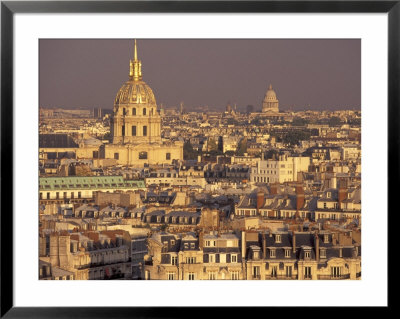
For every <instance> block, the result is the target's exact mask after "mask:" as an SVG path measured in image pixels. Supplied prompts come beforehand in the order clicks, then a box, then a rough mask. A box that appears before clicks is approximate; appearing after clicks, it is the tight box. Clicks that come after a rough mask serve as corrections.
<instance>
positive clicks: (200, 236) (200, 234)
mask: <svg viewBox="0 0 400 319" xmlns="http://www.w3.org/2000/svg"><path fill="white" fill-rule="evenodd" d="M203 236H204V235H203V231H202V230H201V231H200V233H199V248H200V249H203Z"/></svg>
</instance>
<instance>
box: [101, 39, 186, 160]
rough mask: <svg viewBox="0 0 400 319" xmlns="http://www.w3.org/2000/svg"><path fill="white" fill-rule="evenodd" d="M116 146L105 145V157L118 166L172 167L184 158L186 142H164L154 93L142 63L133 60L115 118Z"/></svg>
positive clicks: (117, 102)
mask: <svg viewBox="0 0 400 319" xmlns="http://www.w3.org/2000/svg"><path fill="white" fill-rule="evenodd" d="M111 134H112V137H113V139H112V143H110V144H108V145H106V146H105V158H109V159H114V160H116V161H117V163H118V164H122V165H132V166H142V165H143V164H164V163H168V164H171V163H172V161H173V160H182V159H183V142H182V141H172V140H166V141H163V140H162V138H161V116H160V114H159V112H158V110H157V103H156V98H155V96H154V93H153V90H152V89H151V88H150V87H149V86H148V85H147V84H146V82H144V81H143V79H142V62H141V61H140V60H139V59H138V57H137V45H136V40H135V52H134V59H133V60H130V70H129V79H128V81H126V82H125V83H124V84H123V85H122V86H121V88H120V89H119V91H118V93H117V95H116V97H115V100H114V109H113V115H112V119H111Z"/></svg>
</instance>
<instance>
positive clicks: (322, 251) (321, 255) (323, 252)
mask: <svg viewBox="0 0 400 319" xmlns="http://www.w3.org/2000/svg"><path fill="white" fill-rule="evenodd" d="M319 255H320V257H321V258H326V249H320V254H319Z"/></svg>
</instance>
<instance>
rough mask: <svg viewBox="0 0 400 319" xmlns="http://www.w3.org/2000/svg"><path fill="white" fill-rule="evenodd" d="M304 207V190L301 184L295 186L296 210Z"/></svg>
mask: <svg viewBox="0 0 400 319" xmlns="http://www.w3.org/2000/svg"><path fill="white" fill-rule="evenodd" d="M303 207H304V190H303V186H301V185H299V186H296V210H297V211H298V210H299V209H302V208H303Z"/></svg>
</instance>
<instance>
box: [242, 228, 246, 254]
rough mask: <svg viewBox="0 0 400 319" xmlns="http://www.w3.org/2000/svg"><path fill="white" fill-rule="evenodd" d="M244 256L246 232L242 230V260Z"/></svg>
mask: <svg viewBox="0 0 400 319" xmlns="http://www.w3.org/2000/svg"><path fill="white" fill-rule="evenodd" d="M245 258H246V232H245V231H242V260H245Z"/></svg>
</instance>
